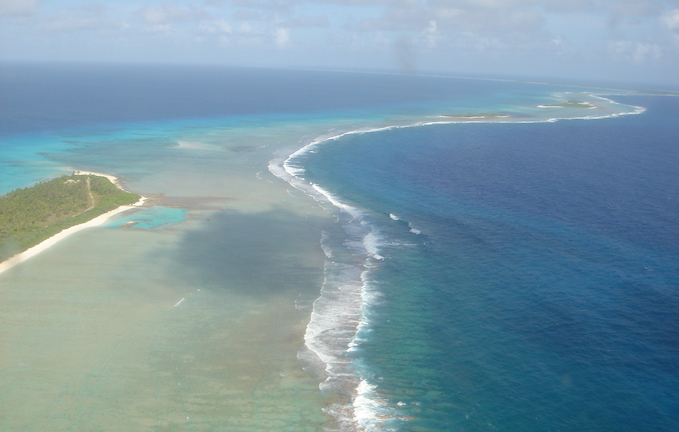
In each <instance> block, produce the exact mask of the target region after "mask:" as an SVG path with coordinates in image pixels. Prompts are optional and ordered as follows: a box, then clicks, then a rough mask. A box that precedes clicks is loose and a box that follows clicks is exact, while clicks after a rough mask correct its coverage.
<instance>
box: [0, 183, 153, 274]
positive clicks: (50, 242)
mask: <svg viewBox="0 0 679 432" xmlns="http://www.w3.org/2000/svg"><path fill="white" fill-rule="evenodd" d="M74 173H75V174H76V175H96V176H100V177H106V178H107V179H109V180H110V181H111V183H113V184H114V185H116V186H117V187H118V188H119V189H121V190H125V189H123V188H122V186H121V184H120V181H119V180H118V178H117V177H115V176H112V175H108V174H101V173H95V172H88V171H74ZM126 192H127V191H126ZM146 200H147V199H146V198H145V197H141V199H140V200H139V201H137V202H136V203H134V204H132V205H127V206H120V207H118V208H117V209H114V210H111V211H109V212H107V213H104V214H102V215H99V216H97V217H96V218H94V219H91V220H89V221H87V222H85V223H82V224H80V225H75V226H72V227H70V228H67V229H65V230H63V231H61V232H59V233H58V234H55V235H53V236H52V237H50V238H48V239H47V240H44V241H43V242H41V243H39V244H37V245H35V246H33V247H32V248H30V249H28V250H26V251H24V252H21V253H20V254H17V255H14V256H13V257H12V258H10V259H8V260H5V261H3V262H2V263H0V273H3V272H4V271H6V270H9V269H11V268H12V267H14V266H16V265H18V264H21V263H22V262H24V261H26V260H28V259H31V258H33V257H34V256H36V255H37V254H39V253H41V252H43V251H45V250H47V249H49V248H50V247H51V246H54V245H55V244H57V243H59V242H60V241H62V240H63V239H65V238H67V237H68V236H70V235H72V234H75V233H77V232H78V231H82V230H84V229H86V228H91V227H95V226H99V225H103V224H104V223H106V221H107V220H108V219H109V218H111V217H112V216H114V215H116V214H118V213H122V212H124V211H127V210H130V209H133V208H135V207H139V206H141V205H143V204H144V203H145V202H146Z"/></svg>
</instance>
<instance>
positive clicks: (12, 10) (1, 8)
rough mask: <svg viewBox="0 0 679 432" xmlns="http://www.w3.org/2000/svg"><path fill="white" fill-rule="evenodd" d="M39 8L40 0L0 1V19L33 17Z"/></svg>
mask: <svg viewBox="0 0 679 432" xmlns="http://www.w3.org/2000/svg"><path fill="white" fill-rule="evenodd" d="M39 8H40V0H0V17H2V16H22V15H33V14H35V13H36V12H38V9H39Z"/></svg>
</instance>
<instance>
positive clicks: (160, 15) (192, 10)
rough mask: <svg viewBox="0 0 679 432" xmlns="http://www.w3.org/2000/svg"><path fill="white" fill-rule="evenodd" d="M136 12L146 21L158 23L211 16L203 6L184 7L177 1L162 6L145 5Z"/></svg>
mask: <svg viewBox="0 0 679 432" xmlns="http://www.w3.org/2000/svg"><path fill="white" fill-rule="evenodd" d="M136 14H137V16H138V17H139V18H141V19H142V20H143V21H144V22H146V23H148V24H156V25H159V24H169V23H180V22H188V21H200V20H202V19H205V18H208V17H209V15H208V14H207V13H206V12H205V10H204V9H203V8H202V7H199V6H195V5H188V7H186V8H183V7H181V6H179V5H178V4H176V3H166V4H163V5H162V6H161V7H155V6H144V7H142V8H140V9H139V10H138V11H137V12H136Z"/></svg>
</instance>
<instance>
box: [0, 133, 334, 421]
mask: <svg viewBox="0 0 679 432" xmlns="http://www.w3.org/2000/svg"><path fill="white" fill-rule="evenodd" d="M269 132H271V131H269ZM296 132H299V131H296ZM296 132H293V133H296ZM279 137H280V135H279ZM288 138H289V137H288ZM298 138H299V136H298V135H295V140H294V141H293V142H296V141H297V139H298ZM222 139H224V137H222ZM270 139H271V136H269V135H266V134H265V136H260V137H257V136H255V137H251V139H250V141H249V142H250V143H255V144H257V143H259V145H257V146H255V147H254V148H251V147H248V148H247V149H238V150H237V151H229V150H223V149H222V148H219V147H212V148H208V149H201V148H175V147H174V146H172V145H171V141H168V144H167V145H163V146H159V147H156V148H155V149H154V151H155V152H156V154H155V157H153V158H151V157H145V158H136V159H135V158H130V159H129V161H126V162H128V163H124V162H125V161H121V160H120V159H121V158H127V157H128V156H127V155H125V156H118V157H117V159H116V156H115V155H121V154H125V152H120V148H119V146H120V145H122V146H125V145H128V144H129V143H126V142H124V141H123V142H120V143H116V144H117V147H118V148H113V147H114V146H110V147H107V146H104V147H103V148H96V147H87V148H85V149H84V151H82V152H81V154H77V155H75V156H74V157H73V159H76V160H77V161H76V162H74V161H68V166H72V165H75V164H78V165H77V166H78V167H82V168H83V169H85V168H86V169H96V170H99V171H103V172H110V173H113V174H122V175H124V176H126V177H127V186H128V187H129V188H130V189H132V190H135V191H139V192H142V193H147V191H149V192H152V193H163V194H164V195H163V196H162V197H160V198H158V199H159V202H163V203H170V204H172V205H179V206H184V207H187V208H188V213H187V211H186V210H180V212H181V213H182V214H181V216H186V220H184V221H182V220H181V219H182V218H181V217H179V216H180V215H179V214H178V213H177V209H165V211H163V208H162V207H157V208H155V209H154V208H151V209H142V210H139V211H136V212H135V211H132V212H130V213H128V214H123V215H121V216H119V217H117V218H116V219H114V220H111V221H109V223H108V224H107V225H106V226H103V227H96V228H90V229H87V230H84V231H81V232H79V233H77V234H75V235H73V236H71V237H69V238H68V239H66V240H64V241H63V242H61V243H59V244H58V245H56V246H54V247H53V248H51V249H50V250H48V251H47V252H45V253H42V254H41V255H38V256H36V257H35V258H33V259H31V260H29V261H28V262H26V263H24V264H22V265H20V266H17V267H15V268H13V269H11V270H10V271H7V272H5V273H3V274H2V275H0V289H1V290H2V298H3V301H2V302H1V303H0V328H2V329H3V330H2V332H0V347H2V353H1V355H0V370H1V371H2V374H0V389H1V390H0V407H1V408H0V429H1V430H7V431H43V430H50V431H57V430H59V431H142V430H146V431H222V430H223V431H233V430H252V431H264V430H271V431H281V430H290V431H305V430H309V431H316V430H322V429H323V427H324V426H327V425H328V424H329V423H328V418H327V417H326V416H325V415H324V414H323V411H322V408H323V407H324V406H326V405H327V404H328V402H329V400H328V397H327V396H324V395H323V394H321V392H320V390H319V389H318V380H317V379H316V378H312V377H311V376H310V375H308V374H307V373H305V372H304V371H303V370H302V369H301V367H300V364H299V363H298V361H297V352H298V351H299V349H300V348H302V345H303V335H304V331H305V328H306V324H307V322H308V319H309V314H310V303H311V301H313V299H314V298H315V297H316V296H317V295H318V287H319V286H320V285H321V283H322V278H323V274H322V273H323V262H324V258H325V257H324V255H323V252H322V250H321V249H320V244H319V239H320V230H321V228H322V227H323V226H324V225H325V224H327V223H329V217H328V216H327V215H326V214H325V212H324V211H322V210H321V209H319V208H318V207H317V205H316V204H315V202H314V201H313V200H311V199H310V198H308V197H306V196H304V195H303V194H301V193H299V192H297V191H288V185H287V184H285V183H284V182H282V181H281V180H279V179H277V178H275V177H274V176H272V175H271V174H270V173H269V172H268V170H267V164H268V162H269V160H270V159H271V158H272V157H273V152H274V151H275V148H274V149H272V148H271V147H262V145H263V144H261V142H263V141H266V142H270V141H269V140H270ZM259 140H262V141H259ZM137 144H139V143H137ZM147 150H148V149H147ZM149 151H150V150H149ZM108 152H111V154H112V155H114V156H113V157H110V158H109V157H107V153H108ZM147 156H149V155H147ZM67 158H68V156H67V157H65V158H64V159H67ZM85 160H87V161H89V163H88V164H87V165H85V164H84V163H83V162H84V161H85ZM98 160H106V161H107V165H105V166H104V165H103V164H102V165H99V164H97V163H94V162H95V161H98ZM64 162H65V164H66V161H64ZM79 163H82V164H83V165H80V164H79ZM114 165H115V166H117V167H118V168H119V170H116V169H114ZM147 165H153V166H152V167H149V166H147ZM119 171H123V173H120V172H119ZM142 172H143V173H145V174H143V175H140V176H139V177H135V176H134V173H142ZM130 173H132V175H130ZM146 173H148V174H146ZM258 173H259V174H258ZM154 214H155V220H156V222H169V223H165V224H164V225H163V224H157V223H156V224H154V223H150V225H148V226H147V228H152V229H143V228H144V225H143V224H138V226H133V227H130V228H116V227H117V226H120V225H121V224H122V223H124V222H125V221H128V220H138V219H140V218H141V219H144V217H145V215H146V219H147V220H151V222H153V220H154V217H153V215H154ZM149 215H150V216H151V217H149ZM168 215H169V216H168Z"/></svg>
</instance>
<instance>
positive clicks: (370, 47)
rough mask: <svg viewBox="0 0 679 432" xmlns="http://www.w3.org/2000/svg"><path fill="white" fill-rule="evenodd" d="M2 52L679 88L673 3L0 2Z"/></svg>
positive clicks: (678, 5) (678, 7)
mask: <svg viewBox="0 0 679 432" xmlns="http://www.w3.org/2000/svg"><path fill="white" fill-rule="evenodd" d="M0 59H2V60H58V61H64V60H68V61H71V60H74V61H133V62H140V61H142V62H171V63H217V64H229V65H244V66H263V67H303V68H344V69H375V70H398V71H401V72H404V73H429V72H444V73H448V74H470V73H484V74H488V75H520V76H521V75H522V76H535V77H563V78H573V79H576V78H595V79H599V80H603V81H606V80H631V81H646V82H664V83H669V84H675V85H679V0H192V1H167V2H165V1H154V0H134V1H132V0H116V1H96V0H95V1H91V0H42V1H41V0H0Z"/></svg>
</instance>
